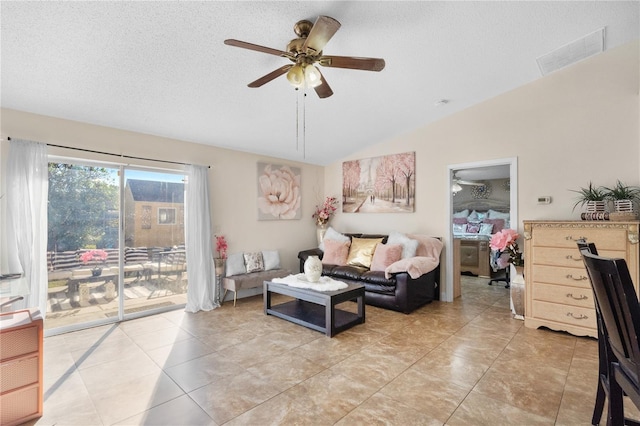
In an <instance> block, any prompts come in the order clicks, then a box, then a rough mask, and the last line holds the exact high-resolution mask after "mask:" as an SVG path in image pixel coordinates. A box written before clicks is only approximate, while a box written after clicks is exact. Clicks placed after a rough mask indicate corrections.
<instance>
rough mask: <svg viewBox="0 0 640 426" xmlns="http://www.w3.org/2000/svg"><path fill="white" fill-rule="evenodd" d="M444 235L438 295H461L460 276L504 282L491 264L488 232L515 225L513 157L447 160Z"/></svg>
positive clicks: (493, 232)
mask: <svg viewBox="0 0 640 426" xmlns="http://www.w3.org/2000/svg"><path fill="white" fill-rule="evenodd" d="M448 193H449V200H450V202H449V214H448V215H447V217H448V218H449V224H450V241H451V244H448V246H447V280H446V286H445V296H444V298H443V300H448V301H453V300H454V299H455V298H457V297H460V296H461V295H462V288H463V287H462V286H461V285H460V283H461V280H462V279H466V278H467V277H473V278H474V282H477V283H479V284H483V285H488V284H489V282H490V281H491V280H494V281H493V282H492V284H493V285H494V286H501V287H502V288H504V286H505V284H506V281H505V278H504V272H503V271H494V270H493V268H492V265H491V249H490V247H489V241H490V239H491V236H492V235H493V234H495V233H496V232H499V231H500V230H501V229H504V228H513V229H517V228H518V220H517V159H516V158H507V159H499V160H492V161H482V162H474V163H464V164H454V165H450V166H449V191H448Z"/></svg>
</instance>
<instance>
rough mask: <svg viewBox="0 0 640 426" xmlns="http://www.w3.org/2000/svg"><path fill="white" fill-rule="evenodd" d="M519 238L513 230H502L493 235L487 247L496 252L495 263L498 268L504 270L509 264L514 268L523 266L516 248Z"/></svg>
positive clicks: (522, 260) (519, 252)
mask: <svg viewBox="0 0 640 426" xmlns="http://www.w3.org/2000/svg"><path fill="white" fill-rule="evenodd" d="M519 237H520V235H518V232H517V231H515V230H514V229H503V230H501V231H500V232H496V233H495V234H493V236H492V237H491V241H490V242H489V247H491V249H492V250H495V252H496V254H495V256H496V259H495V263H496V265H497V266H498V268H500V269H504V268H506V267H507V266H509V264H510V263H511V264H513V266H516V267H522V266H524V259H523V258H522V251H520V248H519V247H518V238H519Z"/></svg>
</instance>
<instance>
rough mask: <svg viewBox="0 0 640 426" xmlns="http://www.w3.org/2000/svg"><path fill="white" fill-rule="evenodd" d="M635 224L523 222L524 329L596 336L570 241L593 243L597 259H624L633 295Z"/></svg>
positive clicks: (638, 273) (637, 277) (638, 274)
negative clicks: (599, 255)
mask: <svg viewBox="0 0 640 426" xmlns="http://www.w3.org/2000/svg"><path fill="white" fill-rule="evenodd" d="M639 226H640V221H627V222H616V221H600V220H582V221H526V220H525V221H524V239H525V240H524V255H525V262H524V264H525V270H524V277H525V282H526V284H525V326H526V327H529V328H538V327H541V326H545V327H548V328H550V329H552V330H561V331H567V332H569V333H571V334H574V335H577V336H592V337H597V335H598V333H597V328H596V312H595V305H594V297H593V291H592V290H591V285H590V284H589V277H588V275H587V271H586V269H585V267H584V263H583V261H582V257H581V255H580V252H579V251H578V248H577V245H576V240H578V239H584V240H586V242H588V243H595V245H596V247H598V252H599V254H601V255H602V256H605V257H616V258H622V259H624V260H625V261H626V262H627V265H628V267H629V273H630V274H631V278H632V280H633V283H634V286H635V290H636V293H637V292H638V282H639V281H640V270H639V266H638V262H639V259H638V256H639V254H640V252H639V251H638V229H639Z"/></svg>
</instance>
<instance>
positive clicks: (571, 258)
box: [566, 254, 582, 262]
mask: <svg viewBox="0 0 640 426" xmlns="http://www.w3.org/2000/svg"><path fill="white" fill-rule="evenodd" d="M566 258H567V259H569V260H575V261H576V262H578V261H580V262H582V257H579V258H577V259H576V258H575V257H573V255H571V254H568V255H567V256H566Z"/></svg>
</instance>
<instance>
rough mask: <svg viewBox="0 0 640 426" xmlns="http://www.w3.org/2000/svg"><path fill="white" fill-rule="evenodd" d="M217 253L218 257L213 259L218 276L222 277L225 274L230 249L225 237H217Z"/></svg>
mask: <svg viewBox="0 0 640 426" xmlns="http://www.w3.org/2000/svg"><path fill="white" fill-rule="evenodd" d="M215 238H216V251H217V252H218V256H217V257H214V258H213V261H214V264H215V268H216V275H217V276H219V277H221V276H222V275H223V274H224V267H225V260H226V259H227V250H228V249H229V245H228V244H227V239H226V238H225V237H224V235H216V236H215Z"/></svg>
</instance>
